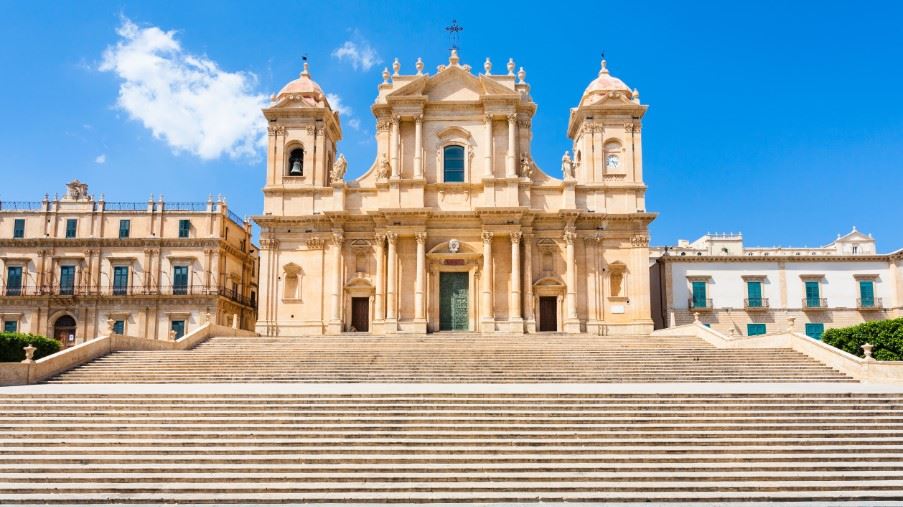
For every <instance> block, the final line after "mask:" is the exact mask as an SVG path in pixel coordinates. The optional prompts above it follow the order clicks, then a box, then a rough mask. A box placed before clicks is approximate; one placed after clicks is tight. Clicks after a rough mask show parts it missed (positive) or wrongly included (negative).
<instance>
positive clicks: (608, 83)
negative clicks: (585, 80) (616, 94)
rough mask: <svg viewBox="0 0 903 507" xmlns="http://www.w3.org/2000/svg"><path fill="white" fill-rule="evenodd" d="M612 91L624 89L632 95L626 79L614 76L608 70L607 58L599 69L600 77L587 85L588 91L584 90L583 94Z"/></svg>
mask: <svg viewBox="0 0 903 507" xmlns="http://www.w3.org/2000/svg"><path fill="white" fill-rule="evenodd" d="M610 91H623V92H627V95H628V96H630V93H631V92H630V87H628V86H627V85H626V84H624V81H621V80H620V79H618V78H616V77H614V76H612V75H611V74H610V73H609V72H608V67H606V64H605V60H602V68H601V69H599V77H597V78H596V79H594V80H593V81H592V82H591V83H590V84H589V86H587V87H586V91H584V92H583V96H584V97H586V96H587V95H590V94H594V93H598V92H603V93H606V92H610Z"/></svg>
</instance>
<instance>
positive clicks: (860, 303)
mask: <svg viewBox="0 0 903 507" xmlns="http://www.w3.org/2000/svg"><path fill="white" fill-rule="evenodd" d="M856 308H857V309H859V310H881V309H882V306H881V298H857V299H856Z"/></svg>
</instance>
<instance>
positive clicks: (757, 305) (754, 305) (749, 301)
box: [743, 298, 768, 311]
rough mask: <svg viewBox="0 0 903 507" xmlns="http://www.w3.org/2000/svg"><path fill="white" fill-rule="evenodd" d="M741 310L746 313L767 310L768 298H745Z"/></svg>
mask: <svg viewBox="0 0 903 507" xmlns="http://www.w3.org/2000/svg"><path fill="white" fill-rule="evenodd" d="M743 308H745V309H746V310H747V311H765V310H768V298H746V299H744V300H743Z"/></svg>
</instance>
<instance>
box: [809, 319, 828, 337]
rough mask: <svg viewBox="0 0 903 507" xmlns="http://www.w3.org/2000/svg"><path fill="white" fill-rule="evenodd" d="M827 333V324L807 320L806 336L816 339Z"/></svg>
mask: <svg viewBox="0 0 903 507" xmlns="http://www.w3.org/2000/svg"><path fill="white" fill-rule="evenodd" d="M824 333H825V325H824V324H822V323H821V322H807V323H806V336H808V337H809V338H815V339H816V340H821V335H823V334H824Z"/></svg>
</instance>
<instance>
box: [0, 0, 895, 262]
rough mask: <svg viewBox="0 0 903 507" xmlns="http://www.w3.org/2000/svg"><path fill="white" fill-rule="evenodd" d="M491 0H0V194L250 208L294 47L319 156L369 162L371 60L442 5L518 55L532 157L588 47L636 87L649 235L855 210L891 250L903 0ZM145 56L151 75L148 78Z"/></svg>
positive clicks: (435, 29)
mask: <svg viewBox="0 0 903 507" xmlns="http://www.w3.org/2000/svg"><path fill="white" fill-rule="evenodd" d="M506 5H513V4H509V3H494V2H474V3H468V2H429V3H421V4H413V3H407V2H380V1H372V2H360V3H331V2H317V3H316V5H315V6H314V4H313V3H311V2H291V1H286V2H280V3H278V4H274V5H272V6H269V7H265V8H264V7H261V4H259V3H253V4H252V3H251V2H230V1H221V0H220V1H215V2H212V1H192V2H178V3H175V2H129V1H118V2H103V1H92V2H66V3H62V2H59V3H49V4H44V3H37V2H25V1H21V2H9V1H6V0H0V8H2V11H3V15H2V16H0V76H2V78H0V111H2V112H3V113H2V119H3V121H2V122H0V171H2V174H3V175H4V178H3V182H4V184H3V185H2V186H0V198H2V199H5V200H16V199H18V200H37V199H39V198H40V196H41V195H43V193H44V192H48V191H49V192H51V193H53V192H62V191H63V190H64V189H65V188H64V184H65V182H67V181H68V180H70V179H72V178H76V177H77V178H79V179H81V180H82V181H86V182H87V183H89V184H90V185H91V190H92V192H93V193H95V194H99V193H101V192H103V193H105V194H106V196H107V199H108V200H120V201H130V200H137V201H141V200H145V199H147V196H148V195H149V194H150V193H154V194H160V193H163V194H165V196H166V199H167V200H179V201H185V200H204V199H206V196H207V195H208V194H209V193H213V194H218V193H222V194H224V195H226V196H227V197H228V199H229V202H230V204H231V206H232V207H233V209H234V210H235V211H237V212H239V213H241V214H247V215H250V214H255V213H257V212H258V211H259V210H260V208H261V202H262V196H261V192H260V188H261V186H262V184H263V171H264V169H263V159H262V152H261V151H260V149H259V147H258V144H257V142H258V140H259V136H260V131H259V125H260V123H259V116H257V115H256V114H255V111H256V109H257V106H258V104H259V103H260V101H262V100H265V97H267V96H269V95H270V94H272V93H274V92H275V91H277V90H278V89H279V88H280V87H281V86H282V85H283V84H284V83H285V82H287V81H289V80H291V79H293V78H295V77H296V76H297V74H298V72H299V70H300V66H301V61H300V57H301V55H302V54H307V55H308V57H309V58H310V61H311V71H312V74H313V77H314V79H315V80H317V81H318V82H319V83H320V84H321V86H322V87H323V88H324V90H325V91H326V92H327V93H331V94H335V96H336V97H337V100H338V101H339V103H340V104H341V106H342V108H343V109H344V111H343V128H344V134H345V139H344V140H343V141H342V143H341V144H340V147H339V150H340V151H341V152H343V153H345V155H346V157H347V158H348V161H349V175H350V176H356V175H358V174H360V173H361V172H363V170H364V169H365V168H366V167H368V166H369V164H370V163H371V161H372V160H373V157H374V151H375V143H374V141H373V130H374V129H373V119H372V116H371V115H370V111H369V106H370V104H371V103H372V101H373V98H374V97H375V95H376V85H377V84H378V83H379V81H380V77H379V74H380V73H381V71H382V68H383V67H384V66H386V65H390V64H391V62H392V60H393V58H395V57H398V58H399V59H400V61H401V63H402V72H412V71H413V65H414V62H415V60H416V59H417V57H418V56H422V57H423V59H424V62H425V64H426V67H427V70H433V71H434V69H435V67H436V65H438V64H440V63H444V62H445V61H446V60H447V48H448V46H449V42H448V38H447V36H446V33H445V32H444V31H443V28H444V27H445V26H446V25H448V24H449V22H450V21H451V19H452V18H457V19H458V21H459V23H460V24H461V25H462V26H464V32H463V33H462V36H461V41H460V44H459V45H460V47H461V50H460V53H461V57H462V60H463V61H464V63H469V64H471V65H472V66H473V67H474V68H476V69H479V68H480V67H481V65H482V62H483V60H484V59H485V58H486V57H487V56H489V57H490V58H491V59H492V61H493V62H494V63H495V66H496V68H497V69H502V68H503V67H504V63H505V62H506V61H507V59H508V58H509V57H513V58H514V59H515V60H516V62H517V64H518V66H521V65H523V66H524V67H525V69H526V71H527V81H528V82H529V83H530V84H531V86H532V95H533V98H534V100H535V101H536V102H537V103H538V105H539V109H538V111H537V114H536V116H535V117H534V122H533V127H534V138H533V153H534V158H535V160H536V161H537V163H538V164H539V165H540V166H541V167H543V168H545V169H546V170H547V171H549V172H552V173H554V172H555V170H556V168H557V167H558V165H559V162H558V161H559V160H560V157H561V153H562V152H563V151H564V150H565V149H567V148H568V147H569V142H568V140H567V138H566V135H565V129H566V125H567V114H568V108H570V107H573V106H574V105H576V103H577V102H578V100H579V98H580V94H581V92H582V90H583V89H584V88H585V86H586V85H587V84H588V83H589V81H591V80H592V79H593V78H594V77H595V75H596V72H597V69H598V65H599V62H598V60H599V53H600V51H602V50H604V51H605V52H606V55H607V58H608V62H609V68H610V69H611V71H612V73H613V74H614V75H615V76H618V77H620V78H621V79H623V80H624V81H625V82H627V84H628V85H629V86H631V87H637V88H639V90H640V92H641V96H642V99H643V102H644V103H647V104H649V105H650V110H649V112H648V113H647V115H646V118H645V124H644V130H643V134H644V141H645V144H644V161H645V176H646V182H647V184H648V186H649V193H648V196H647V197H648V201H647V206H648V208H649V209H650V210H653V211H658V212H659V213H660V216H659V218H658V219H657V220H656V221H655V222H654V223H653V225H652V236H653V237H652V242H653V243H654V244H669V243H673V242H675V241H676V240H677V239H678V238H689V239H695V238H696V237H697V236H699V235H701V234H704V233H706V232H709V231H712V232H716V231H717V232H737V231H742V232H743V233H744V234H745V236H746V242H747V244H752V245H762V246H771V245H791V244H792V245H809V246H811V245H818V244H822V243H826V242H829V241H830V240H831V239H833V237H834V236H835V234H837V233H845V232H847V231H848V230H849V229H850V227H851V226H853V225H856V226H857V227H858V228H859V229H860V230H862V231H865V232H871V233H873V234H874V235H875V237H876V238H877V239H878V242H879V249H880V250H882V251H889V250H893V249H897V248H901V247H903V234H901V229H903V228H901V216H903V213H901V211H900V209H901V206H900V200H901V194H903V192H901V191H903V170H901V169H903V98H901V96H900V91H901V90H903V67H901V66H900V52H901V49H903V35H901V29H900V25H901V21H903V3H900V2H869V3H867V4H864V3H863V2H818V3H817V4H816V3H814V2H802V1H800V2H787V1H782V2H771V1H761V2H750V3H742V4H741V3H739V2H629V3H624V2H600V1H598V0H597V1H594V2H587V3H585V4H583V5H578V4H573V5H566V4H565V3H561V4H554V3H553V4H548V3H545V4H542V7H538V8H534V7H532V6H531V5H532V4H530V3H522V4H517V7H514V8H510V9H509V8H507V7H506ZM349 44H350V45H349ZM343 47H344V48H346V51H344V52H338V53H337V50H338V49H339V48H343ZM342 54H344V55H345V56H344V57H339V55H342ZM148 58H162V59H163V64H164V68H165V69H166V72H164V73H162V74H159V75H158V74H154V75H148V73H147V72H146V69H147V66H146V64H147V62H148V60H147V59H148ZM176 86H181V87H182V88H181V89H182V93H179V94H166V93H163V94H162V95H161V93H160V92H161V90H163V91H166V90H169V89H173V87H176ZM333 102H335V98H334V101H333ZM353 125H356V128H355V127H354V126H353Z"/></svg>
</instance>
